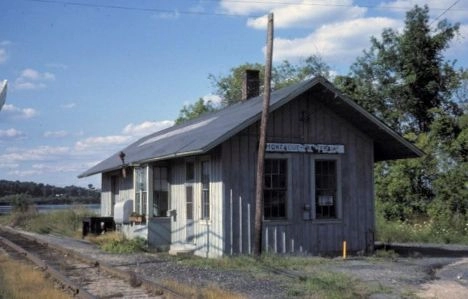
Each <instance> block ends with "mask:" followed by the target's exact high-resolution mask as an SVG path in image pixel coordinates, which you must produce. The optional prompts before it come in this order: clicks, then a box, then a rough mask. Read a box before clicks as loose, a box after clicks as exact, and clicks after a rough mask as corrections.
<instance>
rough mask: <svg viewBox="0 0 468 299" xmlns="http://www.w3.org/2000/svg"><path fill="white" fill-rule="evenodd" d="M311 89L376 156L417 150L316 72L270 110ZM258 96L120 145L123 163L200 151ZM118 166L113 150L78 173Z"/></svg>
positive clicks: (246, 122)
mask: <svg viewBox="0 0 468 299" xmlns="http://www.w3.org/2000/svg"><path fill="white" fill-rule="evenodd" d="M312 88H314V90H317V91H319V92H322V93H325V94H328V93H331V95H332V96H331V97H326V99H325V100H324V99H323V97H322V99H321V101H322V102H324V103H325V104H326V105H327V106H329V107H330V108H331V109H332V110H333V111H335V112H336V113H337V114H338V115H340V116H341V117H343V118H345V119H347V120H348V121H349V122H351V123H352V124H353V125H355V126H356V127H357V128H359V129H360V130H362V131H363V132H365V133H366V134H368V135H369V136H370V137H371V138H372V139H373V140H374V151H376V153H375V155H374V156H375V159H376V160H377V161H378V160H385V159H399V158H409V157H418V156H421V155H422V152H421V151H420V150H419V149H418V148H417V147H415V146H414V145H412V144H411V143H410V142H408V141H406V140H405V139H404V138H403V137H401V136H400V135H398V134H397V133H395V132H394V131H393V130H391V129H390V128H389V127H388V126H386V125H385V124H384V123H382V122H381V121H380V120H378V119H377V118H376V117H374V116H373V115H371V114H370V113H368V112H367V111H365V110H364V109H363V108H362V107H360V106H359V105H357V104H356V103H355V102H353V101H352V100H350V99H348V98H346V97H345V96H343V95H342V94H341V93H340V92H339V91H338V90H337V89H336V88H335V87H334V86H333V85H332V84H331V83H330V82H328V81H327V80H326V79H324V78H322V77H316V78H314V79H310V80H307V81H304V82H301V83H298V84H295V85H292V86H289V87H285V88H283V89H280V90H277V91H274V92H272V93H271V99H270V112H273V111H274V110H276V109H278V108H279V107H281V106H283V105H284V104H286V103H288V102H289V101H291V100H292V99H294V98H296V97H297V96H299V95H301V94H302V93H304V92H306V91H308V90H310V89H312ZM319 98H320V97H319ZM262 100H263V97H262V96H258V97H255V98H251V99H249V100H247V101H243V102H239V103H237V104H234V105H231V106H228V107H226V108H224V109H222V110H219V111H216V112H213V113H209V114H205V115H203V116H201V117H199V118H197V119H194V120H191V121H188V122H185V123H183V124H181V125H176V126H173V127H170V128H167V129H164V130H162V131H158V132H156V133H153V134H150V135H148V136H145V137H143V138H141V139H139V140H137V141H136V142H134V143H132V144H130V145H129V146H128V147H126V148H124V149H123V150H122V152H124V153H125V164H127V165H132V164H140V163H145V162H149V161H156V160H164V159H170V158H174V157H181V156H189V155H196V154H202V153H206V152H207V151H209V150H210V149H212V148H214V147H215V146H217V145H219V144H221V143H222V142H224V141H226V140H227V139H229V138H230V137H232V136H234V135H235V134H237V133H239V132H240V131H242V130H243V129H245V128H247V127H248V126H250V125H252V124H253V123H255V122H256V121H258V120H259V119H260V116H261V112H262ZM319 100H320V99H319ZM387 143H390V144H387ZM121 167H122V161H121V160H120V158H119V153H116V154H114V155H112V156H110V157H109V158H107V159H105V160H104V161H102V162H100V163H98V164H97V165H95V166H94V167H92V168H90V169H88V170H87V171H85V172H83V173H82V174H80V175H79V177H80V178H81V177H86V176H90V175H93V174H97V173H101V172H108V171H112V170H115V169H119V168H121Z"/></svg>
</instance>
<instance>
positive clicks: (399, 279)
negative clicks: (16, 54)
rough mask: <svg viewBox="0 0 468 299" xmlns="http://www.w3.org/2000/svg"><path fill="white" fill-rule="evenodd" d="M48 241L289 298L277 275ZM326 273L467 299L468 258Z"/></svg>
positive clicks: (407, 293)
mask: <svg viewBox="0 0 468 299" xmlns="http://www.w3.org/2000/svg"><path fill="white" fill-rule="evenodd" d="M27 234H31V235H35V236H39V237H40V238H42V239H43V240H44V241H46V242H50V243H54V244H58V245H61V246H63V247H66V248H68V249H72V250H76V251H78V252H79V253H81V254H83V255H86V256H89V257H92V258H94V259H96V260H99V261H102V262H105V263H107V264H110V265H114V266H119V267H122V268H124V269H129V270H133V271H135V272H137V273H139V274H141V275H142V276H143V277H145V278H146V279H149V280H155V281H162V280H166V279H169V280H176V281H178V282H181V283H184V284H187V285H190V286H193V287H202V286H218V287H220V288H221V289H224V290H229V291H232V292H234V293H240V294H242V295H244V296H246V297H248V298H287V297H288V285H287V282H288V279H287V278H286V277H281V275H277V274H273V273H271V274H268V273H265V274H264V275H255V276H254V275H253V274H252V273H246V272H243V271H234V270H217V269H212V268H209V267H205V268H200V267H190V266H186V265H184V264H182V263H181V262H180V261H177V260H176V259H169V258H167V255H161V254H151V253H138V254H125V255H119V254H108V253H104V252H102V251H100V250H99V249H98V248H97V247H96V246H95V245H93V244H91V243H89V242H87V241H86V240H84V241H82V240H75V239H69V238H64V237H61V236H52V235H36V234H32V233H27ZM317 267H319V268H320V267H323V269H324V270H327V271H336V272H342V273H345V274H347V275H350V276H353V277H356V278H358V279H359V280H361V281H363V282H365V283H367V284H370V285H371V284H374V285H379V286H382V287H383V289H384V290H385V291H384V292H383V293H382V294H374V295H372V298H373V299H382V298H406V297H415V296H417V297H421V298H455V299H456V298H468V258H440V257H439V258H423V257H418V258H400V257H399V258H394V259H390V258H386V259H381V258H355V257H351V258H349V259H347V260H344V261H343V260H341V259H338V258H336V259H330V262H329V263H324V264H320V265H318V266H317Z"/></svg>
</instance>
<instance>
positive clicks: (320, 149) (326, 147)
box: [265, 143, 345, 154]
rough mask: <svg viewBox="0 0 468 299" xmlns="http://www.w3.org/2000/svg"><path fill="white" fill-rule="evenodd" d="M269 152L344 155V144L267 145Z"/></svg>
mask: <svg viewBox="0 0 468 299" xmlns="http://www.w3.org/2000/svg"><path fill="white" fill-rule="evenodd" d="M265 150H266V151H267V152H273V153H274V152H276V153H314V154H344V152H345V150H344V145H343V144H316V143H313V144H300V143H267V145H266V149H265Z"/></svg>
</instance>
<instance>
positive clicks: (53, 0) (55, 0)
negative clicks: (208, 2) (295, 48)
mask: <svg viewBox="0 0 468 299" xmlns="http://www.w3.org/2000/svg"><path fill="white" fill-rule="evenodd" d="M23 1H28V2H39V3H49V4H62V5H69V6H79V7H90V8H108V9H120V10H133V11H144V12H158V13H177V14H184V15H207V16H231V17H255V18H256V17H260V16H253V15H240V14H230V13H221V12H203V11H190V10H184V11H179V10H168V9H159V8H146V7H136V6H123V5H109V4H91V3H83V2H76V1H59V0H23Z"/></svg>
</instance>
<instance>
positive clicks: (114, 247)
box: [89, 232, 147, 254]
mask: <svg viewBox="0 0 468 299" xmlns="http://www.w3.org/2000/svg"><path fill="white" fill-rule="evenodd" d="M89 240H90V241H91V242H93V243H96V244H97V245H98V246H99V248H101V249H102V250H104V251H105V252H109V253H119V254H121V253H134V252H141V251H146V250H147V245H146V240H145V239H143V238H140V237H136V238H133V239H128V238H127V237H125V236H124V234H122V233H119V232H110V233H106V234H104V235H100V236H91V237H89Z"/></svg>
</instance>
